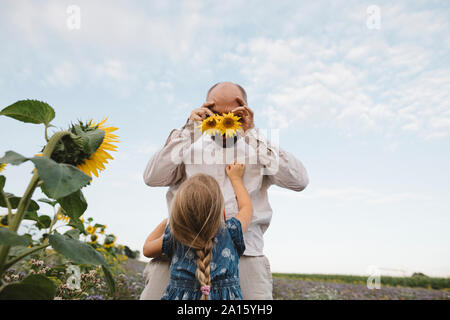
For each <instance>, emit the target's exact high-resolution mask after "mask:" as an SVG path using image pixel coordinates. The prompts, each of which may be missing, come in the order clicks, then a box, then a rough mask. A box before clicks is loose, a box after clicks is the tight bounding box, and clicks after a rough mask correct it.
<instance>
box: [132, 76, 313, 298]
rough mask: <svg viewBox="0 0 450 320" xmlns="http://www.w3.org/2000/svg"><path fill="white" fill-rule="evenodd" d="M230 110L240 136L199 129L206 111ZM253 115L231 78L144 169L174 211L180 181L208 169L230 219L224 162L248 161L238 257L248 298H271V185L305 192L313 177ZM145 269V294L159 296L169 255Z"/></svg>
mask: <svg viewBox="0 0 450 320" xmlns="http://www.w3.org/2000/svg"><path fill="white" fill-rule="evenodd" d="M228 112H232V113H234V114H235V115H238V116H240V117H241V119H240V120H239V121H240V122H241V126H242V130H240V134H239V135H237V136H234V137H226V136H220V135H215V136H209V135H201V132H200V134H199V131H200V130H199V129H196V128H195V127H196V126H198V124H200V123H201V121H202V120H203V119H205V118H206V115H207V114H208V115H209V116H214V114H223V113H228ZM253 115H254V113H253V111H252V110H251V109H250V108H249V107H248V106H247V95H246V92H245V90H244V89H243V88H242V87H241V86H239V85H237V84H234V83H231V82H221V83H218V84H216V85H214V86H213V87H212V88H211V89H210V90H209V91H208V94H207V98H206V102H205V103H204V104H203V105H202V107H200V108H198V109H195V110H194V111H192V113H191V115H190V116H189V118H188V119H187V122H186V124H185V125H184V126H183V128H182V129H181V130H177V129H174V130H172V132H171V133H170V135H169V137H168V139H167V141H166V143H165V145H164V146H163V147H162V148H161V149H160V150H159V151H158V152H156V153H155V154H154V155H153V156H152V158H151V159H150V161H149V162H148V165H147V167H146V169H145V172H144V181H145V183H146V184H147V185H149V186H152V187H158V186H160V187H162V186H168V187H170V188H169V190H168V192H167V195H166V198H167V205H168V208H169V213H170V204H171V201H172V199H173V197H174V195H175V193H176V191H177V188H178V186H179V185H180V184H181V182H183V181H184V180H185V179H187V178H189V177H190V176H192V175H193V174H196V173H198V172H203V173H206V174H210V175H211V176H213V177H214V178H216V180H217V181H218V183H219V185H220V186H221V189H222V193H223V196H224V199H225V212H226V218H227V219H229V218H231V217H233V216H235V215H236V214H237V213H238V206H237V201H236V198H235V195H234V192H233V189H232V187H231V185H230V183H229V182H228V181H227V179H226V173H225V166H226V165H227V164H229V163H232V162H233V161H234V160H235V159H236V157H237V158H238V159H240V160H239V162H245V164H246V169H245V173H244V179H243V181H244V184H245V187H246V188H247V190H248V192H249V194H250V197H251V199H252V203H253V208H254V214H253V220H252V223H251V225H250V227H249V229H248V230H247V232H246V233H245V234H244V241H245V246H246V250H245V252H244V255H243V256H242V257H241V258H240V261H239V274H240V280H241V289H242V295H243V297H244V299H245V300H265V299H268V300H270V299H272V274H271V271H270V264H269V261H268V259H267V257H266V256H265V255H264V253H263V245H264V241H263V234H264V232H265V231H266V230H267V228H268V226H269V224H270V220H271V217H272V209H271V207H270V204H269V202H268V198H267V190H268V188H269V187H270V185H272V184H275V185H278V186H280V187H283V188H287V189H291V190H294V191H301V190H303V189H304V188H305V187H306V186H307V185H308V182H309V179H308V175H307V172H306V170H305V168H304V166H303V164H302V163H301V162H300V161H299V160H297V159H296V158H295V157H294V156H293V155H291V154H290V153H288V152H286V151H283V150H281V149H280V148H278V146H275V145H274V144H272V143H271V142H269V141H267V140H266V138H265V137H264V136H262V135H261V134H260V132H259V129H256V128H255V125H254V121H253ZM212 154H214V156H211V155H212ZM144 273H145V274H146V287H145V289H144V291H143V292H142V294H141V299H160V298H161V295H162V292H163V290H164V289H165V287H166V286H167V284H168V281H169V261H168V259H167V258H165V257H160V258H156V259H153V260H151V261H150V262H149V264H148V265H147V267H146V270H145V271H144Z"/></svg>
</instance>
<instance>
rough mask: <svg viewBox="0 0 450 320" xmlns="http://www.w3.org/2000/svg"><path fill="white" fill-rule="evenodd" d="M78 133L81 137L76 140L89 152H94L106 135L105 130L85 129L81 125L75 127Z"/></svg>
mask: <svg viewBox="0 0 450 320" xmlns="http://www.w3.org/2000/svg"><path fill="white" fill-rule="evenodd" d="M74 129H75V132H76V135H77V136H78V137H79V139H77V140H76V141H75V143H77V144H78V145H79V146H80V147H81V148H82V149H83V151H84V152H86V153H87V154H93V153H94V152H95V151H97V149H98V148H99V147H100V145H101V144H102V142H103V139H104V137H105V131H104V130H101V129H96V130H90V131H83V130H82V129H81V128H80V127H78V126H75V127H74Z"/></svg>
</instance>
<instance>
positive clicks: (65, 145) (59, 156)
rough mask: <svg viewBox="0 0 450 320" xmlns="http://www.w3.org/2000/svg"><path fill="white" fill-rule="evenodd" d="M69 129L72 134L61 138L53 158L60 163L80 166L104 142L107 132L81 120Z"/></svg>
mask: <svg viewBox="0 0 450 320" xmlns="http://www.w3.org/2000/svg"><path fill="white" fill-rule="evenodd" d="M69 131H70V132H71V133H72V134H71V135H66V136H64V137H62V139H61V140H59V142H58V144H57V145H56V147H55V149H54V151H53V153H52V155H51V159H53V160H55V161H56V162H58V163H67V164H71V165H73V166H78V165H80V164H82V163H84V161H85V160H86V159H88V158H89V157H90V156H91V155H92V154H93V153H94V152H95V151H97V149H98V147H99V146H100V145H101V143H102V142H103V138H104V136H105V132H104V131H103V130H100V129H97V128H96V127H90V126H89V125H87V124H83V123H82V122H79V123H78V124H76V125H72V126H71V128H70V129H69Z"/></svg>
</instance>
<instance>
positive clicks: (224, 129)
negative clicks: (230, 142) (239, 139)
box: [217, 112, 241, 137]
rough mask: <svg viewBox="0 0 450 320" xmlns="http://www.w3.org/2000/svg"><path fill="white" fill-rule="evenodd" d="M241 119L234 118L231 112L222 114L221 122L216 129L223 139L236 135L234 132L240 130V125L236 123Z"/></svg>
mask: <svg viewBox="0 0 450 320" xmlns="http://www.w3.org/2000/svg"><path fill="white" fill-rule="evenodd" d="M240 118H241V117H238V116H235V115H234V114H233V113H232V112H228V113H227V114H225V113H224V114H223V116H222V119H221V121H220V122H219V123H218V125H217V128H218V129H219V130H220V132H221V133H222V135H225V137H228V136H230V137H232V136H234V135H235V134H236V131H237V130H238V129H240V128H241V123H240V122H239V121H238V120H239V119H240Z"/></svg>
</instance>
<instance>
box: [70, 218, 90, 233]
mask: <svg viewBox="0 0 450 320" xmlns="http://www.w3.org/2000/svg"><path fill="white" fill-rule="evenodd" d="M69 226H71V227H74V228H77V229H78V230H79V231H80V232H81V233H85V232H86V230H85V229H84V224H83V222H81V220H80V219H78V218H76V219H74V218H71V219H70V222H69Z"/></svg>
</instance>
